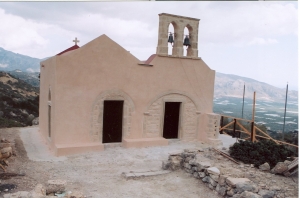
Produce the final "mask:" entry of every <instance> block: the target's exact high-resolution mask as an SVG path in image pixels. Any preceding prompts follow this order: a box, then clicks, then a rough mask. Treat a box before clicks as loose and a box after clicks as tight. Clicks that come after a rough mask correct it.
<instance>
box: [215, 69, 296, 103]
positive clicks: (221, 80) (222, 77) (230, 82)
mask: <svg viewBox="0 0 300 198" xmlns="http://www.w3.org/2000/svg"><path fill="white" fill-rule="evenodd" d="M244 83H245V98H253V92H254V91H255V92H256V98H257V99H261V100H271V101H275V100H283V101H284V100H285V93H286V89H280V88H277V87H274V86H272V85H269V84H267V83H264V82H259V81H257V80H254V79H251V78H246V77H242V76H237V75H232V74H222V73H216V78H215V93H214V96H215V97H224V96H226V97H237V98H242V97H243V89H244ZM288 100H293V101H294V100H297V101H298V91H294V90H289V91H288Z"/></svg>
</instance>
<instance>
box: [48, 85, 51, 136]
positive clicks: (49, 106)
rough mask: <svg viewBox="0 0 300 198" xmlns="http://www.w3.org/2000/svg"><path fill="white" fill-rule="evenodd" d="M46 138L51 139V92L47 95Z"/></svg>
mask: <svg viewBox="0 0 300 198" xmlns="http://www.w3.org/2000/svg"><path fill="white" fill-rule="evenodd" d="M48 137H49V138H51V90H50V88H49V93H48Z"/></svg>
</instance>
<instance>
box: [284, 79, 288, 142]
mask: <svg viewBox="0 0 300 198" xmlns="http://www.w3.org/2000/svg"><path fill="white" fill-rule="evenodd" d="M288 89H289V84H286V93H285V106H284V116H283V129H282V140H283V141H284V127H285V116H286V103H287V95H288Z"/></svg>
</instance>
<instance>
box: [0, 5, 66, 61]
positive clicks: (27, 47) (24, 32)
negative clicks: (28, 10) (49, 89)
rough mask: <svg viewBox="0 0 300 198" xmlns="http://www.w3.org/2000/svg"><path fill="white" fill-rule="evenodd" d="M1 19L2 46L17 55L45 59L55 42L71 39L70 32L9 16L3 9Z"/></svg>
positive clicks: (0, 44)
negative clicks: (52, 43) (66, 38)
mask: <svg viewBox="0 0 300 198" xmlns="http://www.w3.org/2000/svg"><path fill="white" fill-rule="evenodd" d="M0 18H1V26H0V38H5V39H0V46H1V47H3V48H4V49H6V50H9V51H13V52H15V53H20V54H23V55H28V56H31V57H36V58H44V57H46V56H49V51H52V49H51V42H52V41H53V40H55V41H57V43H59V41H60V40H61V38H64V37H68V38H70V37H71V33H70V32H69V31H68V30H64V29H62V28H60V27H58V26H55V25H51V24H46V23H43V22H36V21H32V20H26V19H23V18H21V17H19V16H15V15H11V14H7V13H5V11H4V10H3V9H1V8H0ZM52 47H53V46H52ZM68 47H69V46H68ZM52 54H54V53H52Z"/></svg>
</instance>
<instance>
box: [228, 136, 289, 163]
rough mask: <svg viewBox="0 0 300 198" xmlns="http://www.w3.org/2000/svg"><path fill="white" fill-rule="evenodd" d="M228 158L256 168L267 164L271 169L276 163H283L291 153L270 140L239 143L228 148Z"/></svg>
mask: <svg viewBox="0 0 300 198" xmlns="http://www.w3.org/2000/svg"><path fill="white" fill-rule="evenodd" d="M229 153H230V156H231V157H233V158H234V159H237V160H240V161H242V162H244V163H246V164H254V165H255V166H256V167H258V166H259V165H261V164H264V163H265V162H268V163H269V165H270V167H271V168H273V167H274V166H275V165H276V164H277V163H278V162H283V161H284V160H286V159H287V157H289V156H292V155H293V152H292V151H290V150H288V149H286V148H285V147H284V146H283V145H277V144H276V143H275V142H273V141H271V140H261V141H259V142H254V143H253V142H251V141H239V142H237V143H235V144H234V145H233V146H232V147H230V148H229Z"/></svg>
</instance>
